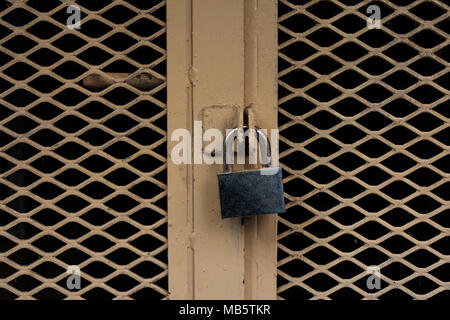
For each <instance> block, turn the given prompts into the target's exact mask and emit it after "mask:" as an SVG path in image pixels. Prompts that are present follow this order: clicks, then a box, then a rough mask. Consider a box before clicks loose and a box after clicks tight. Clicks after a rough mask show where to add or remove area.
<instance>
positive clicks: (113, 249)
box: [0, 0, 167, 299]
mask: <svg viewBox="0 0 450 320" xmlns="http://www.w3.org/2000/svg"><path fill="white" fill-rule="evenodd" d="M69 5H77V6H79V9H80V11H81V18H82V19H81V27H80V29H73V30H71V29H69V28H68V26H67V21H68V20H69V17H70V16H71V15H72V14H73V13H74V12H75V11H76V10H77V9H78V8H76V7H74V8H71V11H68V6H69ZM0 6H1V7H0V46H1V52H0V61H1V63H0V64H1V67H0V99H1V102H0V128H1V131H0V146H1V151H2V152H1V155H0V172H1V176H0V177H1V178H0V180H1V181H0V199H1V204H0V278H1V282H0V298H1V299H11V298H25V299H57V298H59V299H61V298H71V299H79V298H85V299H92V298H101V299H105V298H106V299H112V298H120V299H129V298H141V299H146V298H165V297H166V296H167V238H166V233H167V231H166V229H167V224H166V221H167V219H166V216H167V204H166V202H167V199H166V81H165V74H166V51H165V46H166V40H165V34H166V26H165V21H166V12H165V1H160V0H158V1H141V0H127V1H111V0H99V1H91V0H78V1H71V2H70V3H68V2H67V1H58V0H50V1H41V0H29V1H26V0H20V1H17V0H14V1H0ZM142 81H143V82H145V83H146V85H144V86H142V85H140V84H142ZM148 82H149V83H148ZM70 266H71V267H70ZM68 268H69V270H68ZM70 268H71V269H70ZM77 268H79V270H80V272H81V288H80V289H79V290H69V288H68V287H67V283H66V279H67V277H68V276H69V275H68V274H67V273H66V271H69V272H73V271H74V270H77Z"/></svg>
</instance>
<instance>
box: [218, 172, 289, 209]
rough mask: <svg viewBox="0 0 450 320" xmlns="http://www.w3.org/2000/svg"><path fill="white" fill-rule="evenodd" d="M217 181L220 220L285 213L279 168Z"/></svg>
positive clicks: (221, 176) (230, 174) (224, 175)
mask: <svg viewBox="0 0 450 320" xmlns="http://www.w3.org/2000/svg"><path fill="white" fill-rule="evenodd" d="M262 170H265V171H266V173H261V171H262ZM268 173H270V174H268ZM217 177H218V179H219V191H220V208H221V210H222V218H232V217H245V216H252V215H260V214H268V213H281V212H284V211H285V208H284V196H283V183H282V182H281V169H280V168H262V169H259V170H249V171H239V172H225V173H219V174H218V175H217Z"/></svg>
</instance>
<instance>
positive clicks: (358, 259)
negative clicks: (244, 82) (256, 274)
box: [277, 0, 450, 299]
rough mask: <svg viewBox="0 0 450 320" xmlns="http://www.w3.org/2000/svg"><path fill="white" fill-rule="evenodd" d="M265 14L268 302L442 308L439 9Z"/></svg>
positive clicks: (443, 93)
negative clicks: (275, 90)
mask: <svg viewBox="0 0 450 320" xmlns="http://www.w3.org/2000/svg"><path fill="white" fill-rule="evenodd" d="M370 5H375V6H378V8H379V9H381V18H382V19H381V28H380V29H377V28H375V29H369V28H368V27H367V22H366V21H367V18H368V16H370V14H368V13H367V9H368V7H369V6H370ZM278 10H279V12H278V15H279V29H278V32H279V33H278V42H279V61H278V64H279V119H278V121H279V127H280V152H281V154H280V162H281V163H282V167H283V169H284V177H285V181H284V187H285V192H286V198H287V199H288V200H289V203H288V204H287V207H288V209H287V212H286V213H285V214H282V215H280V216H279V222H278V285H277V286H278V297H279V298H281V299H302V298H311V299H353V298H356V299H359V298H368V299H373V298H380V299H384V298H385V299H394V298H419V299H423V298H431V297H432V298H446V299H448V298H449V297H450V290H449V289H450V286H449V280H450V279H449V274H450V251H449V248H450V234H449V227H450V224H449V222H450V220H449V216H450V212H449V200H450V198H449V194H450V167H449V163H450V162H449V161H450V156H449V154H448V151H449V145H450V140H449V136H450V135H449V134H450V126H449V117H450V113H449V107H450V106H449V101H448V93H449V92H448V90H449V83H450V81H449V77H448V75H449V73H448V72H449V59H450V58H449V48H450V47H449V10H450V8H449V6H448V2H446V1H436V0H434V1H422V0H420V1H414V0H407V1H397V0H390V1H353V0H340V1H336V0H333V1H308V0H299V1H288V0H280V1H279V6H278ZM369 267H370V268H372V269H371V270H374V269H376V270H379V273H380V274H381V286H380V288H371V289H369V287H368V286H367V278H368V274H367V272H369V273H370V268H369Z"/></svg>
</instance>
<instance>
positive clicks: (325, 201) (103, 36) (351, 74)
mask: <svg viewBox="0 0 450 320" xmlns="http://www.w3.org/2000/svg"><path fill="white" fill-rule="evenodd" d="M70 5H74V6H77V7H71V8H70V10H69V11H68V6H70ZM277 5H278V29H277V21H276V6H277ZM369 6H376V7H377V8H379V9H380V10H381V25H380V27H381V28H380V29H376V28H375V29H368V27H367V18H368V15H370V14H368V13H367V9H368V7H369ZM78 8H79V9H80V14H81V21H80V22H81V26H80V29H76V28H75V29H70V28H68V20H70V19H72V18H71V17H72V15H73V14H74V13H76V12H77V10H78ZM449 9H450V8H449V6H448V4H447V3H446V2H445V1H437V0H433V1H431V0H430V1H428V0H425V1H422V0H416V1H414V0H403V1H400V0H390V1H355V0H339V1H338V0H309V1H308V0H291V1H288V0H279V1H278V2H277V1H276V0H226V1H224V0H167V13H166V1H164V0H115V1H113V0H96V1H92V0H74V1H70V2H67V1H63V0H47V1H42V0H17V1H16V0H15V1H12V0H10V1H6V0H3V1H0V47H1V51H0V150H1V153H0V201H1V202H0V298H1V299H14V298H17V299H95V298H101V299H149V298H157V299H161V298H162V299H166V298H169V297H170V298H173V299H178V298H183V299H190V298H208V299H209V298H226V299H232V298H234V299H241V298H247V299H255V298H259V299H272V298H275V297H276V296H277V297H278V298H280V299H302V298H311V299H352V298H367V299H372V298H381V299H383V298H386V299H388V298H391V299H393V298H408V297H409V298H411V297H412V298H447V299H448V298H450V295H449V293H450V287H449V283H450V282H449V281H450V279H449V276H448V275H449V274H450V251H449V248H450V235H449V228H450V220H449V217H450V215H449V201H450V198H449V194H450V166H449V163H450V162H449V161H450V155H449V154H448V146H449V143H450V142H449V138H448V137H449V134H450V125H449V117H450V113H449V111H448V110H449V108H448V107H449V105H448V89H449V87H448V85H449V79H448V71H449V67H448V65H449V35H448V33H449ZM75 16H76V15H75ZM166 16H167V18H166ZM166 23H167V26H169V27H168V28H166ZM72 27H73V25H72ZM166 30H167V31H168V32H169V33H168V36H167V47H168V48H170V50H166ZM276 31H278V45H279V47H278V50H277V43H276ZM277 52H278V68H279V74H278V83H279V86H278V94H279V101H278V104H279V108H278V110H277V102H276V79H277V76H276V73H277V71H276V57H277ZM167 57H168V59H169V60H168V63H166V62H167ZM166 64H167V73H166ZM166 74H168V77H167V78H168V79H169V84H168V85H167V83H166ZM166 87H167V88H168V90H169V93H168V94H167V93H166ZM166 96H167V97H166ZM167 103H168V105H169V107H167ZM244 107H249V109H250V110H251V111H252V113H251V114H252V117H253V118H252V119H249V121H251V122H252V123H253V124H255V123H256V124H257V125H258V126H261V127H263V128H268V129H269V128H274V127H276V119H275V118H276V117H275V115H276V114H277V112H278V125H279V129H280V162H281V166H282V168H283V175H284V187H285V192H286V194H285V197H286V204H287V212H286V213H284V214H281V215H279V217H278V222H277V221H276V217H275V216H274V215H266V216H260V217H252V218H246V219H245V221H243V222H242V221H241V220H236V219H234V220H233V219H231V220H221V219H220V214H219V210H220V208H219V202H218V191H217V190H216V189H215V188H216V182H217V181H216V172H218V171H220V170H222V167H221V166H219V165H217V166H210V165H206V164H201V165H200V164H199V165H181V166H176V165H175V164H174V163H172V162H170V161H168V156H167V148H168V147H169V148H171V147H172V146H173V141H170V140H169V141H167V136H168V134H167V133H168V132H169V133H170V132H172V131H173V130H174V129H177V128H186V129H189V130H191V132H193V122H194V120H198V121H203V123H204V128H203V129H207V128H213V127H214V128H219V129H225V128H228V127H229V126H238V125H239V124H242V120H243V119H242V118H240V117H239V116H237V115H238V113H240V114H242V110H243V108H244ZM238 111H239V112H238ZM167 117H168V118H169V119H167ZM168 210H169V211H170V212H169V214H168V213H167V211H168ZM276 225H278V240H277V239H276V237H277V235H276V233H277V232H276ZM168 235H169V236H168ZM168 247H169V248H168ZM168 249H169V250H168ZM276 250H278V259H277V258H276ZM168 251H169V252H168ZM213 254H214V256H212V255H213ZM169 263H170V269H169V268H168V264H169ZM78 271H79V272H80V278H79V279H81V283H80V288H79V289H78V288H75V289H76V290H73V288H72V287H71V285H74V283H69V284H68V282H67V280H68V279H69V278H70V277H71V276H77V275H78ZM169 271H170V277H169ZM374 271H375V272H379V274H380V275H381V279H382V281H381V287H380V288H373V289H370V287H369V286H368V285H367V278H368V276H369V275H370V274H369V273H371V272H374ZM168 278H169V279H168ZM72 279H76V278H72ZM276 279H277V280H278V283H276ZM75 284H76V281H75ZM169 291H170V296H169Z"/></svg>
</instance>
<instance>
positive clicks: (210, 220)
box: [167, 0, 277, 299]
mask: <svg viewBox="0 0 450 320" xmlns="http://www.w3.org/2000/svg"><path fill="white" fill-rule="evenodd" d="M167 26H168V28H167V52H168V56H167V58H168V64H167V65H168V70H167V72H168V73H167V76H168V137H169V139H168V150H169V154H168V157H169V160H168V212H169V215H168V238H169V298H170V299H275V298H276V265H277V258H276V246H277V241H276V216H275V215H269V216H262V217H252V218H246V219H245V221H244V223H243V221H242V220H241V219H229V220H222V219H221V217H220V208H219V199H218V195H219V193H218V186H217V178H216V173H217V172H219V171H220V170H221V166H219V165H211V166H209V165H206V164H196V165H175V164H174V163H173V162H172V161H171V160H170V150H171V149H172V147H173V146H174V145H175V144H176V143H177V142H172V141H170V135H171V133H172V132H173V130H175V129H177V128H186V129H188V130H190V132H191V133H193V121H195V120H199V121H203V130H206V129H208V128H213V127H214V128H219V129H222V130H224V129H226V128H231V127H235V126H238V125H242V113H243V110H244V108H245V107H250V108H251V110H252V112H251V115H252V116H251V117H250V118H251V119H250V120H251V121H252V123H253V124H257V125H258V126H259V127H261V128H267V129H271V128H276V127H277V91H276V90H277V87H276V85H277V35H276V32H277V1H275V0H245V1H244V0H229V1H221V0H182V1H180V0H168V1H167Z"/></svg>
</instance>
